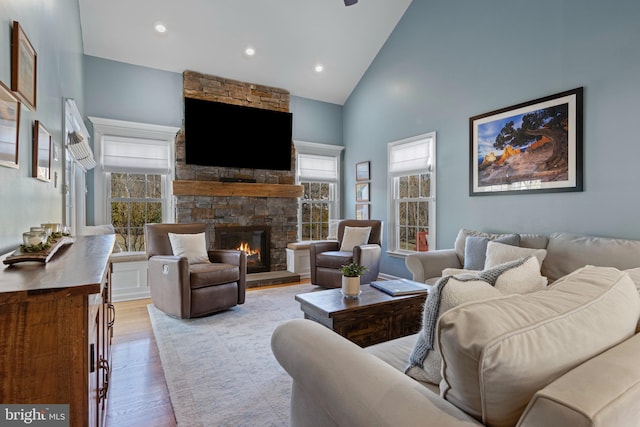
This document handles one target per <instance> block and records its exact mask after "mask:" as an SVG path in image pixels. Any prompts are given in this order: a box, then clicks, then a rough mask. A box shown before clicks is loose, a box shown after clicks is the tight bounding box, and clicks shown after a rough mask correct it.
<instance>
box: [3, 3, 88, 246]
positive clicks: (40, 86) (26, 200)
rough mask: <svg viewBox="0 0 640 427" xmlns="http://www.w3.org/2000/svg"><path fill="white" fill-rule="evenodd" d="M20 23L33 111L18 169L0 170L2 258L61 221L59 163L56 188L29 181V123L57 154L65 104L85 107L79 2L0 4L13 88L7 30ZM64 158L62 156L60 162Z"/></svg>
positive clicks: (26, 115) (25, 113)
mask: <svg viewBox="0 0 640 427" xmlns="http://www.w3.org/2000/svg"><path fill="white" fill-rule="evenodd" d="M14 20H15V21H18V22H20V25H21V26H22V27H23V29H24V31H25V33H26V34H27V37H28V38H29V40H30V41H31V44H32V45H33V47H34V49H35V50H36V53H37V55H38V69H37V110H36V111H29V110H27V109H26V108H23V109H22V114H21V119H20V140H19V153H18V162H19V165H20V168H19V169H10V168H5V167H0V253H6V252H9V251H12V250H14V249H15V248H16V247H17V246H18V245H19V244H20V243H22V232H23V231H28V230H29V227H33V226H36V225H40V224H41V223H44V222H62V218H63V204H62V200H63V199H62V162H61V161H58V162H54V163H53V164H52V172H51V175H52V178H53V177H54V175H56V174H57V176H58V180H57V186H56V185H55V184H56V183H54V182H53V180H52V182H50V183H47V182H42V181H38V180H37V179H35V178H31V159H32V140H31V136H32V128H33V121H34V120H40V121H41V122H42V124H43V125H44V126H45V127H46V128H47V130H48V131H49V132H50V133H51V134H52V136H53V141H54V144H56V145H57V148H58V150H59V151H60V150H61V147H62V144H63V143H64V139H63V135H62V126H63V120H64V119H63V99H64V98H74V99H75V100H76V103H77V104H78V107H79V109H80V110H81V111H82V108H83V103H84V100H83V93H82V78H83V73H82V38H81V33H80V15H79V10H78V1H77V0H56V1H54V2H53V1H49V0H30V1H25V0H2V1H0V80H1V81H2V82H3V83H4V84H5V85H6V86H8V87H10V86H11V51H10V46H11V25H12V21H14ZM60 158H62V157H60Z"/></svg>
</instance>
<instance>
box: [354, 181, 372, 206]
mask: <svg viewBox="0 0 640 427" xmlns="http://www.w3.org/2000/svg"><path fill="white" fill-rule="evenodd" d="M368 201H369V183H368V182H365V183H360V184H356V202H368Z"/></svg>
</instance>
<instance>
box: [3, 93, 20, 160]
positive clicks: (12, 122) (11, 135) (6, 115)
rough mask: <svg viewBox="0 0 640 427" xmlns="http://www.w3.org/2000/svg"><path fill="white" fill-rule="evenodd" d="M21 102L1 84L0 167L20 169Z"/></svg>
mask: <svg viewBox="0 0 640 427" xmlns="http://www.w3.org/2000/svg"><path fill="white" fill-rule="evenodd" d="M19 129H20V101H18V99H17V98H16V97H15V96H13V93H11V90H10V89H9V88H8V87H7V86H5V85H4V83H2V82H0V166H5V167H8V168H14V169H18V168H19V164H18V136H19Z"/></svg>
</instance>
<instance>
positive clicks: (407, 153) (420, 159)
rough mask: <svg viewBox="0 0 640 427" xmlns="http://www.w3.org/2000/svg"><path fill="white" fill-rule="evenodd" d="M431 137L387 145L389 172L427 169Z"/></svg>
mask: <svg viewBox="0 0 640 427" xmlns="http://www.w3.org/2000/svg"><path fill="white" fill-rule="evenodd" d="M432 143H433V140H432V138H426V139H419V140H417V141H411V142H405V143H401V144H394V145H391V146H390V147H389V172H390V173H399V172H409V171H423V170H425V171H426V170H429V164H430V157H431V154H430V153H431V144H432Z"/></svg>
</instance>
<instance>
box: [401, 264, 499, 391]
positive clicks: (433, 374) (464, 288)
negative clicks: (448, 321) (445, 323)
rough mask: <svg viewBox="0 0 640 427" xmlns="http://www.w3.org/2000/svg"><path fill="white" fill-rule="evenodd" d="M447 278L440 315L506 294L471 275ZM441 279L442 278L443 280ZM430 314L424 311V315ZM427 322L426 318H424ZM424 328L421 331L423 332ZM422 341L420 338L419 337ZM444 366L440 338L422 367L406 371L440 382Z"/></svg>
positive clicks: (420, 378)
mask: <svg viewBox="0 0 640 427" xmlns="http://www.w3.org/2000/svg"><path fill="white" fill-rule="evenodd" d="M443 279H444V280H447V283H446V286H445V287H444V288H443V289H442V293H441V295H440V305H439V307H438V316H437V317H440V316H441V315H442V314H443V313H445V312H447V311H448V310H450V309H452V308H453V307H457V306H458V305H460V304H463V303H466V302H471V301H481V300H485V299H489V298H497V297H501V296H503V295H504V294H503V293H502V292H500V291H499V290H497V289H496V288H494V287H493V286H491V285H490V284H489V283H487V282H484V281H482V280H479V279H477V280H475V279H472V278H470V277H467V278H464V277H453V276H450V277H448V278H446V279H445V278H443ZM443 279H441V280H443ZM426 316H428V314H427V313H423V317H426ZM423 323H426V320H423ZM423 332H424V330H422V331H421V333H423ZM418 341H420V339H418ZM441 367H442V357H441V356H440V348H439V347H438V340H437V339H434V340H433V349H432V350H429V352H427V356H426V357H425V358H424V360H423V362H422V367H420V366H418V365H410V366H409V367H408V368H407V370H406V371H405V373H406V374H407V375H409V376H410V377H412V378H414V379H416V380H418V381H423V382H428V383H432V384H439V383H440V380H441V379H442V376H441V374H440V369H441Z"/></svg>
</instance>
